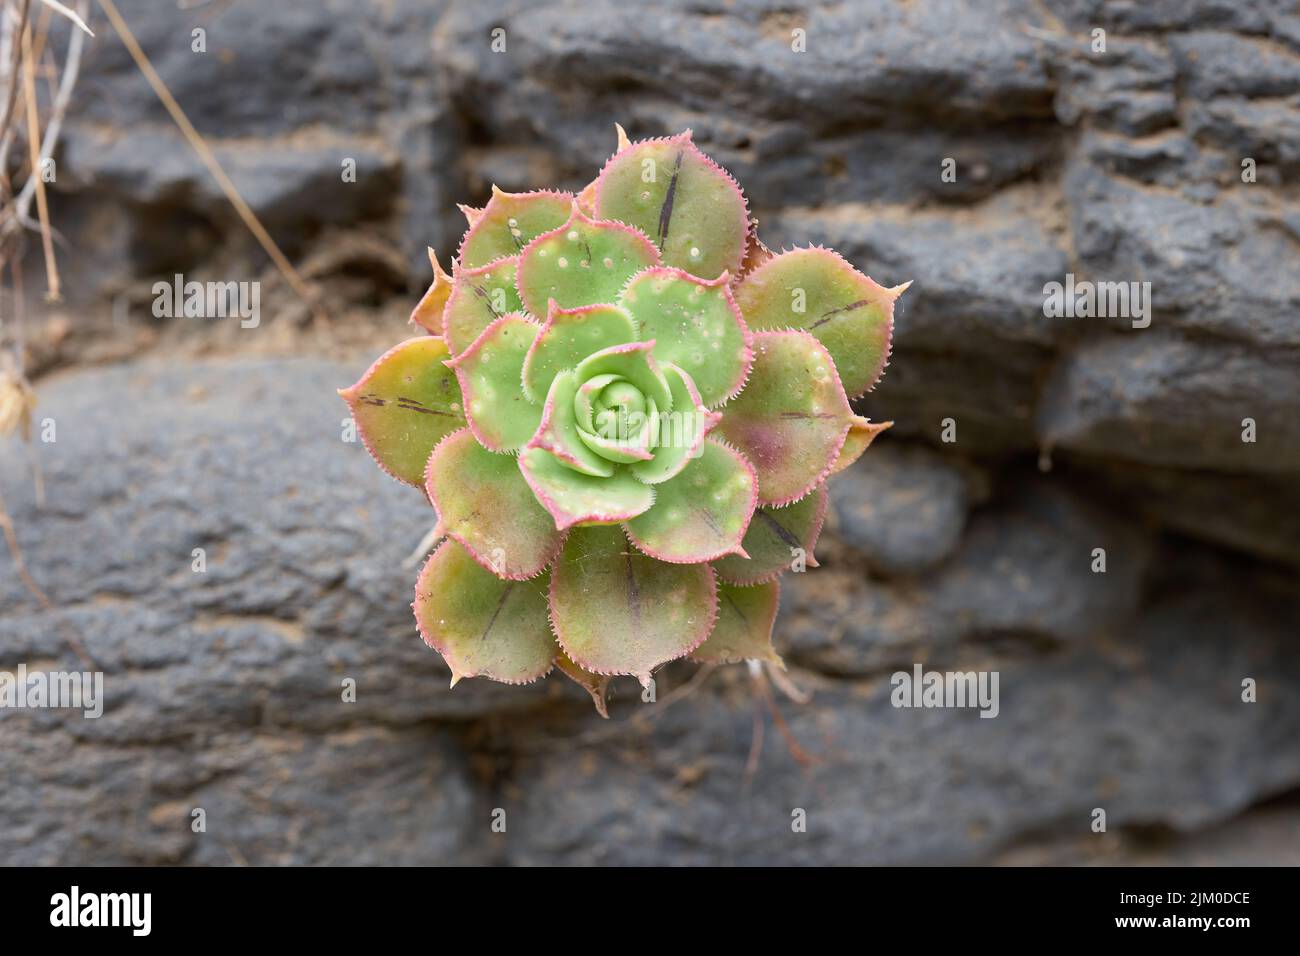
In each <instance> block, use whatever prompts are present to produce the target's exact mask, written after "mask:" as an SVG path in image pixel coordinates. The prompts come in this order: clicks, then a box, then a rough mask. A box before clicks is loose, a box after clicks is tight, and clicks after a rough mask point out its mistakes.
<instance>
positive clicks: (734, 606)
mask: <svg viewBox="0 0 1300 956" xmlns="http://www.w3.org/2000/svg"><path fill="white" fill-rule="evenodd" d="M718 590H719V591H720V592H721V594H722V596H723V597H724V598H726V599H727V603H728V604H730V605H731V609H732V610H733V611H735V612H736V616H737V617H738V618H740V620H741V621H742V622H743V623H744V625H745V631H746V632H748V631H749V618H747V617H745V612H744V611H742V610H741V609H740V606H739V605H738V604H736V601H735V599H734V598H733V597H732V596H731V595H730V594H728V593H727V592H726V591H723V590H722V589H721V588H719V589H718Z"/></svg>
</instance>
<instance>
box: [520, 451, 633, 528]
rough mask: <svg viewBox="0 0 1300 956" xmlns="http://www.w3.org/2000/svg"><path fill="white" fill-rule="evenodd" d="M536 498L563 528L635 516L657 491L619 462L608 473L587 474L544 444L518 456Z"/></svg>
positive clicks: (525, 478)
mask: <svg viewBox="0 0 1300 956" xmlns="http://www.w3.org/2000/svg"><path fill="white" fill-rule="evenodd" d="M519 469H520V471H522V472H523V474H524V480H525V481H527V482H528V485H529V487H530V488H532V489H533V494H535V495H537V500H538V501H540V502H541V503H542V507H543V508H545V509H546V510H547V511H549V512H550V513H551V517H553V518H554V519H555V527H556V528H558V529H559V530H561V531H563V530H565V529H566V528H569V527H572V526H573V525H575V524H580V523H583V522H600V523H608V522H618V521H626V520H627V519H628V518H635V517H636V516H637V515H639V514H641V512H643V511H645V510H647V509H648V508H649V507H650V506H651V505H652V504H654V500H655V496H654V491H652V490H651V488H650V486H649V485H646V484H643V483H642V482H641V481H639V480H637V478H636V477H635V476H633V475H632V473H631V472H629V471H628V470H627V469H626V467H624V466H622V465H616V466H615V467H614V470H613V472H612V473H611V474H610V475H609V477H607V478H606V477H600V476H593V475H585V474H583V473H582V472H579V471H575V470H574V469H572V468H570V467H569V466H568V465H567V464H565V463H564V462H563V461H561V460H560V459H559V458H557V457H556V456H555V455H553V454H552V453H551V452H549V451H546V450H545V449H543V448H537V447H533V448H526V449H524V451H523V453H522V454H520V456H519Z"/></svg>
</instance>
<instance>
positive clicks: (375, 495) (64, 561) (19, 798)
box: [0, 361, 582, 863]
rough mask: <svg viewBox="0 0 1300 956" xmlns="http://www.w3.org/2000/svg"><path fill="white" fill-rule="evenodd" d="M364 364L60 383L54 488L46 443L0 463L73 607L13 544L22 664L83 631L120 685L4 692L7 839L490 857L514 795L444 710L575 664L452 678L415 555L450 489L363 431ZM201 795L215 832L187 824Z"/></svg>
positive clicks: (22, 843) (271, 857)
mask: <svg viewBox="0 0 1300 956" xmlns="http://www.w3.org/2000/svg"><path fill="white" fill-rule="evenodd" d="M361 368H362V366H361V365H350V366H345V365H340V364H337V363H330V362H321V361H304V362H295V363H277V362H269V361H264V362H245V363H231V362H211V363H206V364H199V365H184V364H179V365H178V364H170V365H168V364H163V363H148V364H141V365H135V366H129V367H122V368H116V369H108V370H104V371H96V372H91V373H87V374H81V375H72V376H66V377H64V378H63V379H62V380H61V381H57V382H50V383H48V384H47V385H46V386H45V387H43V388H42V394H41V415H42V417H45V418H49V419H51V420H52V421H53V422H54V423H55V427H56V429H57V430H56V439H57V440H56V441H55V442H54V443H52V444H49V445H43V446H42V447H41V454H42V460H43V462H44V467H45V484H46V490H47V494H48V496H49V498H48V502H47V505H46V507H45V508H43V509H37V508H36V506H35V502H34V500H33V492H32V484H31V481H30V478H29V476H28V475H27V474H26V471H25V468H24V464H25V456H8V455H6V457H5V458H4V460H3V461H2V462H0V486H3V487H4V489H5V496H6V501H7V503H8V506H9V508H10V510H11V512H12V515H13V518H14V521H15V524H16V527H17V529H18V535H19V539H20V541H21V543H22V547H23V550H24V553H25V556H26V560H27V562H28V564H29V566H30V567H31V569H32V574H33V575H34V577H35V578H36V579H37V581H39V583H40V585H41V587H42V588H43V589H44V590H45V591H46V592H47V593H48V594H49V595H50V596H51V599H52V600H53V601H54V602H55V604H56V606H57V607H58V611H56V612H55V613H53V614H50V613H46V612H43V611H41V610H40V609H39V606H38V605H37V603H36V601H35V599H34V598H33V597H32V596H31V595H30V594H28V593H27V591H26V590H25V589H24V586H23V584H22V582H21V581H20V580H19V578H18V575H16V574H14V573H13V571H12V568H13V565H12V561H11V559H10V556H9V553H8V551H7V550H5V551H3V552H0V603H2V604H3V606H4V608H5V614H4V617H3V619H0V648H3V657H2V658H0V667H3V668H4V669H5V670H8V671H10V672H13V670H14V668H15V667H16V666H17V664H19V663H28V664H29V665H31V666H32V667H33V669H34V667H35V665H36V664H37V663H40V662H47V666H48V667H49V668H51V669H77V670H80V669H82V665H81V663H80V662H79V661H78V660H77V658H76V657H75V656H74V655H73V653H72V651H71V649H70V644H69V641H68V637H67V636H68V635H69V634H71V635H72V636H73V637H74V638H75V639H76V640H78V641H79V642H80V643H81V644H82V645H83V646H84V647H85V649H86V650H87V651H88V652H89V654H90V655H91V657H92V658H93V660H94V662H95V664H96V665H97V667H98V668H100V669H102V671H103V672H104V675H105V676H104V696H105V704H104V715H103V716H102V717H100V718H98V719H84V718H83V717H81V716H80V715H79V714H75V713H71V712H68V711H62V710H45V711H32V710H0V722H3V723H4V731H3V733H4V736H5V739H6V740H20V741H22V745H21V746H20V747H6V748H3V753H0V780H3V781H4V782H3V783H0V791H3V793H2V794H0V802H2V803H3V804H4V805H5V806H6V807H8V808H13V810H14V814H15V816H14V817H13V818H11V819H13V820H14V821H16V822H15V823H14V825H12V826H6V827H5V828H4V832H3V834H0V857H3V858H4V859H6V860H10V861H13V862H26V863H37V862H40V863H54V862H60V863H69V862H79V863H105V862H118V863H121V862H128V861H132V862H178V861H184V862H231V861H232V859H233V860H234V861H235V862H238V861H239V858H240V857H241V856H242V857H243V858H246V859H248V861H249V862H253V863H259V862H261V863H270V862H329V861H336V862H341V861H344V860H352V861H359V860H360V859H361V857H358V856H356V855H355V854H357V853H361V854H362V856H363V857H364V858H365V859H367V860H369V861H370V862H376V863H377V862H402V861H406V862H414V861H416V860H419V861H422V862H437V861H439V860H451V859H456V860H462V859H474V858H475V853H477V852H478V851H477V850H475V849H473V848H472V847H470V845H469V839H468V836H467V833H468V827H469V826H470V820H471V819H474V818H476V815H482V818H483V819H484V820H486V819H487V818H488V816H487V814H488V809H490V808H486V809H485V808H482V807H479V806H478V801H479V800H480V798H481V796H482V794H481V791H480V788H479V787H478V785H477V784H476V783H475V782H474V781H473V779H472V777H471V776H470V775H469V773H468V770H467V769H466V763H465V757H464V754H463V752H462V751H461V750H460V749H459V748H458V747H457V746H456V745H455V744H454V741H453V735H452V734H451V733H449V732H448V730H447V729H445V727H444V728H437V727H434V726H433V725H431V724H430V723H429V721H431V720H434V719H442V720H444V721H451V722H453V723H452V725H453V726H454V722H456V721H464V720H467V719H471V718H473V717H475V716H478V715H483V714H489V713H491V714H499V713H503V712H506V711H509V710H511V709H514V708H522V709H528V708H531V707H535V706H537V705H538V703H539V702H540V701H541V700H543V699H544V698H546V697H547V696H548V695H554V694H556V693H560V694H564V693H565V691H567V688H564V687H561V686H560V685H559V683H558V682H551V686H549V687H547V686H546V685H537V686H535V687H532V688H507V687H504V686H502V685H495V684H490V683H488V682H484V681H470V682H467V683H466V684H462V685H461V686H460V687H458V688H456V690H455V691H454V692H453V691H450V690H448V687H447V685H448V671H447V670H446V668H445V667H444V666H443V665H442V663H441V661H440V659H439V658H438V656H437V655H436V654H435V653H433V652H432V651H430V650H429V649H428V648H426V647H425V646H424V644H423V642H422V641H421V640H420V638H419V635H418V634H417V633H416V630H415V626H414V621H413V618H412V615H411V610H410V602H411V597H412V593H413V587H414V577H415V571H414V570H412V569H406V568H403V567H401V560H402V558H403V557H404V553H405V552H407V551H409V550H410V549H411V548H412V547H414V546H415V543H416V542H417V541H418V540H419V538H420V537H421V536H422V535H423V534H424V532H425V531H426V530H427V528H428V527H429V525H430V523H431V521H432V519H433V513H432V510H431V509H430V508H429V506H428V504H427V503H426V502H425V501H424V500H423V498H422V497H421V496H420V495H419V493H418V492H416V491H415V490H414V489H408V488H404V487H398V486H397V485H396V484H395V483H394V482H393V481H391V480H390V479H389V478H387V477H386V476H384V475H383V474H382V473H381V472H379V471H378V470H377V469H376V468H375V467H374V465H373V463H372V462H371V461H370V460H369V457H368V456H367V455H366V453H365V450H364V448H363V447H362V446H361V445H360V444H347V443H345V442H344V441H342V440H341V439H342V436H343V429H342V423H343V421H344V420H345V419H346V418H347V412H346V407H345V406H344V405H343V404H342V402H340V401H339V400H338V399H337V397H336V396H335V395H334V394H333V389H334V388H335V387H337V386H338V385H340V384H346V383H347V382H348V381H349V380H351V379H353V378H355V377H356V375H357V374H359V371H360V370H361ZM194 549H203V557H204V559H205V561H206V572H203V573H195V571H194V570H193V567H194V561H195V559H196V555H195V552H194ZM347 678H351V679H352V680H354V681H355V684H356V700H355V702H351V703H345V702H344V701H343V686H344V681H345V679H347ZM575 691H576V688H575ZM579 693H580V692H579ZM569 699H570V700H571V701H572V702H573V704H576V705H578V706H582V704H581V702H580V701H578V700H577V699H576V697H570V698H569ZM74 747H75V748H76V751H77V753H78V754H79V755H80V756H79V758H78V759H77V760H76V761H74V762H72V763H68V762H67V761H66V759H65V758H66V754H67V753H68V752H69V749H71V748H74ZM380 799H382V801H384V806H385V807H386V809H382V810H381V809H379V808H378V806H377V803H376V801H379V800H380ZM197 806H201V807H204V808H205V809H207V810H208V812H209V831H208V835H207V838H206V839H205V838H203V837H201V836H199V835H196V834H192V833H191V831H190V829H189V823H190V820H189V809H188V808H190V807H197ZM399 810H400V813H401V815H403V816H406V817H408V818H409V819H406V820H402V819H397V818H395V817H394V814H395V813H398V811H399ZM73 820H75V823H74V824H69V821H73ZM69 827H70V828H69ZM483 829H484V831H485V832H486V824H484V827H483ZM55 831H57V833H56V832H55ZM308 832H310V833H311V835H310V836H305V835H304V834H306V833H308ZM371 841H373V842H371ZM360 844H369V845H368V846H367V847H364V848H361V847H360ZM227 848H229V851H228V849H227Z"/></svg>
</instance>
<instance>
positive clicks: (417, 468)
mask: <svg viewBox="0 0 1300 956" xmlns="http://www.w3.org/2000/svg"><path fill="white" fill-rule="evenodd" d="M446 358H447V346H446V343H444V342H443V340H442V339H440V338H437V337H436V336H432V335H424V336H420V337H418V338H414V339H407V340H406V341H405V342H403V343H402V344H401V345H398V346H395V347H394V348H392V349H389V350H388V351H387V352H385V353H384V354H383V355H381V356H380V357H379V358H378V359H376V360H375V363H374V364H373V365H371V366H370V368H369V369H367V370H366V373H365V374H364V375H362V376H361V378H360V380H359V381H358V382H357V383H356V384H355V385H353V386H352V387H351V388H346V389H341V390H340V391H339V395H341V396H342V397H343V400H344V401H346V402H347V403H348V406H349V407H350V408H351V409H352V417H353V419H354V420H355V421H356V423H357V430H358V432H359V433H360V435H361V440H362V442H364V443H365V446H366V448H367V449H368V450H369V451H370V454H371V456H372V457H373V458H374V459H375V461H376V462H378V463H379V467H380V468H382V469H383V470H384V471H385V472H387V473H388V474H390V475H392V476H393V477H394V478H396V479H397V480H398V481H404V482H406V484H408V485H414V486H415V487H416V488H422V487H424V464H425V462H426V461H428V459H429V453H430V452H431V451H433V447H434V446H435V445H436V444H438V442H440V441H441V440H442V439H443V438H444V437H445V436H446V435H449V434H450V433H451V432H454V431H456V430H457V429H458V428H463V427H464V426H465V416H464V415H463V414H462V412H461V396H460V389H459V388H458V387H457V385H456V377H455V375H454V374H453V373H452V372H451V370H450V369H448V368H446V367H444V366H443V364H442V363H443V360H444V359H446Z"/></svg>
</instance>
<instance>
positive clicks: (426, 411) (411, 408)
mask: <svg viewBox="0 0 1300 956" xmlns="http://www.w3.org/2000/svg"><path fill="white" fill-rule="evenodd" d="M368 404H373V405H383V404H384V400H383V399H378V400H376V401H374V402H370V403H368ZM393 404H395V405H396V406H397V407H398V408H401V409H405V410H406V411H408V412H419V413H420V414H421V415H441V416H442V417H443V418H459V417H460V416H459V415H456V414H453V413H452V412H444V411H441V410H439V409H436V408H430V407H429V406H428V405H425V404H424V403H423V402H417V401H416V400H415V399H413V398H402V397H401V396H398V398H397V401H396V402H394V403H393Z"/></svg>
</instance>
